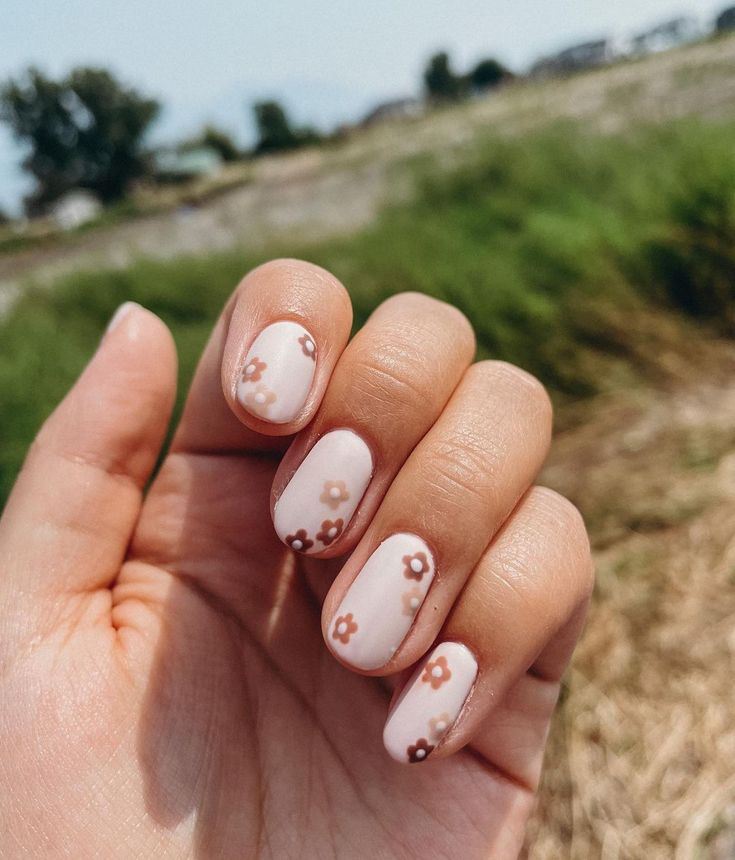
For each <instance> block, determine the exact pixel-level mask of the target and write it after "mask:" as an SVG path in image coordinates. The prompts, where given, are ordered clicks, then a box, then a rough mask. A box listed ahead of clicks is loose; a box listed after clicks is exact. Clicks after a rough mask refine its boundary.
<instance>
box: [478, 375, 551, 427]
mask: <svg viewBox="0 0 735 860" xmlns="http://www.w3.org/2000/svg"><path fill="white" fill-rule="evenodd" d="M469 372H470V373H471V374H473V376H474V377H475V378H476V379H478V380H479V382H480V384H482V385H486V386H490V387H492V388H493V389H494V390H495V391H499V392H500V393H501V394H504V395H505V396H506V397H508V398H512V399H514V400H517V401H520V402H522V403H523V404H524V406H525V408H526V409H527V410H528V411H529V412H531V413H532V414H533V415H535V416H538V417H539V418H540V420H541V421H542V422H543V424H544V426H546V427H548V429H549V432H550V430H551V424H552V420H553V406H552V404H551V398H550V397H549V393H548V392H547V390H546V387H545V386H544V385H543V383H542V382H540V381H539V380H538V379H537V378H536V377H535V376H533V374H531V373H529V372H528V371H527V370H523V368H521V367H518V366H516V365H515V364H510V363H509V362H507V361H495V360H492V359H489V360H487V361H478V362H477V363H476V364H474V365H473V366H472V367H471V368H470V371H469Z"/></svg>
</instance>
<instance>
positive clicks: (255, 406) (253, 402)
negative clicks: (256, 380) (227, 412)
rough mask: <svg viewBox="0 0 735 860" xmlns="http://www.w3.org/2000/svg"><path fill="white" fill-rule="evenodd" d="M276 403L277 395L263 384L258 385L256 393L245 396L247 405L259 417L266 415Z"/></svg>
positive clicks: (252, 392)
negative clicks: (269, 408)
mask: <svg viewBox="0 0 735 860" xmlns="http://www.w3.org/2000/svg"><path fill="white" fill-rule="evenodd" d="M275 402H276V393H275V391H271V390H270V388H267V387H266V386H265V385H263V383H261V384H260V385H257V386H256V388H255V391H251V392H250V393H249V394H247V395H246V396H245V405H246V406H249V407H250V409H251V410H252V411H253V412H255V413H256V414H258V415H261V414H262V415H265V414H267V412H268V407H269V406H270V405H271V404H272V403H275Z"/></svg>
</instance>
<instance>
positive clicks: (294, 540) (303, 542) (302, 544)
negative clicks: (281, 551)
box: [286, 529, 314, 552]
mask: <svg viewBox="0 0 735 860" xmlns="http://www.w3.org/2000/svg"><path fill="white" fill-rule="evenodd" d="M286 543H287V544H288V545H289V546H290V547H291V549H295V550H296V551H297V552H306V550H307V549H310V548H311V547H313V546H314V541H313V540H309V535H308V534H307V533H306V529H299V530H298V531H297V532H296V534H295V535H286Z"/></svg>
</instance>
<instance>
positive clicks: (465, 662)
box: [383, 642, 477, 764]
mask: <svg viewBox="0 0 735 860" xmlns="http://www.w3.org/2000/svg"><path fill="white" fill-rule="evenodd" d="M476 677H477V660H475V658H474V656H473V655H472V653H471V652H470V650H469V649H468V648H467V647H465V646H464V645H462V644H460V643H459V642H442V643H441V644H440V645H437V646H436V648H434V650H433V651H432V652H431V653H430V654H429V655H428V656H426V657H424V659H423V660H422V661H421V663H420V664H419V666H418V668H417V669H416V671H415V672H414V673H413V676H412V677H411V680H410V681H409V682H408V684H406V686H405V687H404V689H403V692H402V693H401V695H400V696H399V698H398V701H397V702H396V704H395V706H394V707H393V709H392V710H391V712H390V714H389V715H388V720H387V721H386V724H385V729H384V730H383V743H384V744H385V748H386V749H387V750H388V752H389V753H390V755H391V756H392V757H393V758H394V759H395V760H396V761H399V762H404V763H408V764H413V763H416V762H421V761H425V760H426V759H427V758H428V757H429V755H431V753H432V751H433V750H434V748H435V747H436V745H437V744H438V743H439V742H440V741H441V739H442V738H443V737H444V736H445V735H446V733H447V732H448V731H449V730H450V729H451V727H452V726H453V725H454V723H455V721H456V720H457V717H458V716H459V714H460V712H461V711H462V708H463V707H464V703H465V701H466V699H467V696H468V695H469V692H470V690H471V689H472V685H473V684H474V683H475V678H476Z"/></svg>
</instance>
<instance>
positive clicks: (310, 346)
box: [304, 340, 314, 352]
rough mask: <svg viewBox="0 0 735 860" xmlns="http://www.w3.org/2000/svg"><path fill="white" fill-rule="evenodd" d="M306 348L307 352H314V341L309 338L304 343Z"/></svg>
mask: <svg viewBox="0 0 735 860" xmlns="http://www.w3.org/2000/svg"><path fill="white" fill-rule="evenodd" d="M304 349H305V350H306V351H307V352H314V344H313V343H312V341H310V340H307V341H306V342H305V343H304Z"/></svg>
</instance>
